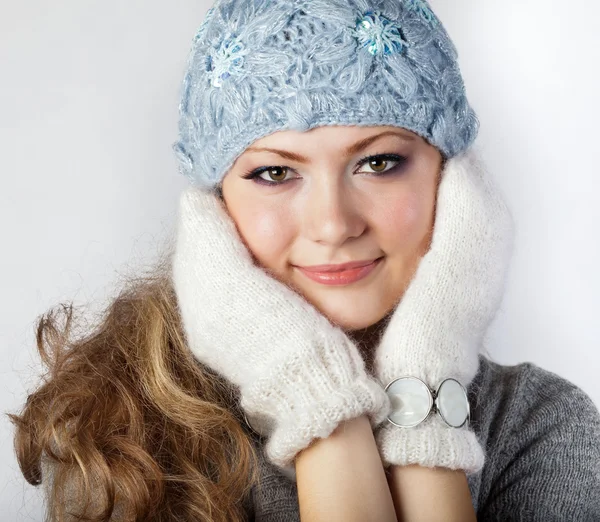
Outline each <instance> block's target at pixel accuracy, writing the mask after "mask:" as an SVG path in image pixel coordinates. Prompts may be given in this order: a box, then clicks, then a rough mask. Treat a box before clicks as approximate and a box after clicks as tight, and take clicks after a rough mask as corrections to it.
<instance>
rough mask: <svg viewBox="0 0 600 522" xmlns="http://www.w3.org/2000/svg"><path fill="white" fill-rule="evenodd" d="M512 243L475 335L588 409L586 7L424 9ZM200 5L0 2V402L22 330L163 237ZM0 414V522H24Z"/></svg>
mask: <svg viewBox="0 0 600 522" xmlns="http://www.w3.org/2000/svg"><path fill="white" fill-rule="evenodd" d="M433 6H434V9H435V10H436V12H437V14H438V16H439V18H441V20H442V22H443V23H444V25H445V26H446V28H447V30H448V31H449V33H450V35H451V36H452V38H453V39H454V41H455V43H456V46H457V48H458V50H459V54H460V63H461V68H462V71H463V75H464V78H465V83H466V85H467V93H468V95H469V99H470V101H471V104H472V105H473V106H474V108H475V110H476V111H477V113H478V115H479V118H480V120H481V124H482V126H481V132H480V137H479V143H480V144H481V146H482V147H483V148H484V151H485V158H486V160H487V162H488V164H489V166H490V169H492V171H493V172H494V175H495V176H497V178H498V179H499V182H500V184H501V185H502V187H503V189H504V190H505V192H506V194H507V197H508V199H509V203H510V205H511V207H512V209H513V212H514V215H515V218H516V221H517V226H518V233H517V244H516V251H515V256H514V258H513V262H512V268H511V273H510V279H509V284H508V288H507V291H506V295H505V299H504V302H503V306H502V309H501V311H500V313H499V314H498V316H497V318H496V320H495V321H494V323H493V325H492V328H491V330H490V332H489V350H490V352H491V354H492V356H493V358H494V359H495V360H496V361H498V362H501V363H505V364H513V363H518V362H522V361H533V362H534V363H536V364H538V365H540V366H542V367H544V368H546V369H548V370H551V371H554V372H556V373H558V374H560V375H562V376H563V377H565V378H567V379H569V380H571V381H572V382H574V383H576V384H577V385H579V386H580V387H581V388H583V389H584V390H585V391H586V392H588V394H589V395H590V396H591V397H592V398H593V399H594V401H595V402H596V404H599V403H600V381H599V380H598V370H599V369H600V355H599V353H598V347H599V343H598V339H599V338H600V320H599V319H598V317H599V312H600V297H599V294H600V276H599V275H598V270H597V269H598V267H599V266H600V245H599V240H598V238H599V234H598V231H597V224H598V223H599V222H600V205H599V204H598V202H597V200H598V190H599V189H600V182H599V181H598V176H599V174H600V173H599V169H598V162H597V159H596V158H597V154H598V148H599V145H598V143H599V141H600V131H599V130H598V127H597V122H598V121H600V102H599V97H598V93H599V92H600V76H599V73H598V65H599V64H600V37H598V36H597V20H598V18H600V6H599V5H598V4H597V3H592V1H591V0H588V1H583V0H573V1H572V2H569V3H565V2H562V1H558V0H506V1H504V2H497V1H492V0H453V1H452V2H449V1H446V2H443V1H442V0H436V1H434V2H433ZM208 7H209V2H205V1H191V0H180V1H178V2H157V1H150V0H144V1H142V0H130V1H128V2H121V1H117V0H102V1H99V0H88V1H87V2H76V1H74V0H62V1H61V2H52V3H49V2H42V1H40V0H31V1H29V2H8V1H7V0H2V3H1V4H0V70H1V71H2V73H1V75H2V76H1V81H0V172H1V176H2V177H1V180H2V188H1V190H0V223H1V227H2V228H1V232H2V236H1V238H2V242H1V245H2V247H1V248H2V256H1V258H0V263H1V264H0V290H1V296H2V297H1V299H0V364H1V367H0V372H1V374H0V410H1V411H2V412H9V411H10V412H15V411H16V410H18V408H19V407H20V406H21V405H22V404H23V402H24V400H25V397H26V393H27V391H32V390H33V389H34V387H35V384H36V382H37V374H38V371H39V367H38V361H37V358H36V356H35V351H34V339H33V325H34V322H35V319H36V317H37V316H38V315H39V314H41V313H43V312H44V311H46V310H47V309H48V308H49V307H50V306H52V305H54V304H56V303H58V302H61V301H66V300H71V299H72V300H74V302H75V304H77V305H84V306H89V307H90V308H91V309H98V308H99V307H100V306H101V305H102V304H104V301H105V300H106V299H107V297H108V296H110V295H112V294H113V293H114V291H115V290H116V289H117V288H118V278H119V277H120V275H121V274H126V273H130V272H132V271H135V269H136V267H138V266H140V265H141V264H143V263H145V262H147V261H149V260H151V259H153V258H154V256H155V253H156V251H157V249H158V246H159V245H160V244H161V242H162V241H163V239H164V238H167V237H168V236H169V234H171V232H172V225H173V218H174V214H175V210H176V202H177V197H178V194H179V192H180V191H181V189H182V188H183V187H184V186H185V185H186V181H185V180H184V179H183V178H181V177H180V176H179V174H178V173H177V170H176V163H175V159H174V157H173V154H172V153H171V149H170V145H171V143H172V142H173V141H175V139H176V131H177V104H178V98H179V86H180V83H181V79H182V77H183V69H184V65H185V61H186V59H187V54H188V51H189V46H190V43H191V39H192V37H193V35H194V33H195V31H196V29H197V27H198V26H199V24H200V22H201V20H202V19H203V15H204V13H205V11H206V10H207V8H208ZM12 436H13V430H12V426H11V425H10V423H9V422H8V420H7V419H6V417H5V416H3V417H2V421H1V422H0V462H2V463H3V464H2V468H1V469H0V508H1V509H0V513H1V515H0V518H1V519H2V520H11V521H12V520H17V521H24V520H34V521H41V520H42V518H43V515H42V500H41V498H42V497H41V493H40V492H39V491H38V490H37V489H35V488H33V487H31V486H29V485H28V484H26V483H25V481H24V480H23V478H22V477H21V476H20V473H19V469H18V465H17V462H16V459H15V458H14V455H13V446H12Z"/></svg>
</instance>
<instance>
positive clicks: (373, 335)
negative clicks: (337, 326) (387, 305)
mask: <svg viewBox="0 0 600 522" xmlns="http://www.w3.org/2000/svg"><path fill="white" fill-rule="evenodd" d="M390 315H391V313H390V314H387V315H386V316H385V317H383V318H382V319H380V320H379V321H378V322H376V323H375V324H372V325H370V326H367V327H366V328H361V329H360V330H351V331H348V332H346V335H347V336H348V337H349V338H350V339H352V341H353V342H354V344H356V346H357V348H358V351H359V352H360V354H361V355H362V357H363V359H364V361H365V364H366V367H367V371H368V372H369V373H371V372H372V368H373V359H374V358H375V350H376V348H377V345H378V344H379V341H380V339H381V335H382V334H383V331H384V329H385V326H386V324H387V321H388V319H389V317H390Z"/></svg>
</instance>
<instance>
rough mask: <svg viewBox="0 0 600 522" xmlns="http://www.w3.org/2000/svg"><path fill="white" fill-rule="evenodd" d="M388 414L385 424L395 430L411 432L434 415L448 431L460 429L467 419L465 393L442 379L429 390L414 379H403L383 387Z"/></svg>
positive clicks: (460, 387) (468, 418)
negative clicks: (393, 427) (386, 398)
mask: <svg viewBox="0 0 600 522" xmlns="http://www.w3.org/2000/svg"><path fill="white" fill-rule="evenodd" d="M385 392H386V393H387V395H388V397H389V398H390V402H391V404H392V411H391V413H390V414H389V415H388V418H387V420H388V421H389V422H391V423H392V424H393V425H394V426H398V427H399V428H414V427H416V426H418V425H419V424H421V423H422V422H424V421H425V419H427V418H428V417H429V415H430V414H431V413H432V412H434V413H437V414H438V415H439V417H440V418H441V419H442V421H444V423H445V424H446V425H447V426H449V427H450V428H462V427H463V426H465V424H468V423H469V421H470V419H471V408H470V405H469V399H468V396H467V391H466V389H465V388H464V386H463V385H462V384H461V383H460V382H458V381H457V380H456V379H453V378H448V379H444V380H443V381H442V382H441V383H440V385H439V386H438V387H437V390H433V389H431V388H429V386H427V384H426V383H425V382H424V381H422V380H421V379H419V378H417V377H412V376H403V377H398V378H397V379H394V380H393V381H392V382H390V383H389V384H388V385H387V386H386V387H385Z"/></svg>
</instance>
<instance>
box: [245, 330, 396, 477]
mask: <svg viewBox="0 0 600 522" xmlns="http://www.w3.org/2000/svg"><path fill="white" fill-rule="evenodd" d="M338 335H339V337H338ZM240 405H241V406H242V408H243V409H244V410H245V411H246V413H247V415H248V417H250V419H251V418H252V416H253V415H254V414H257V415H258V416H262V417H264V416H265V415H266V416H268V417H271V418H273V419H277V422H276V424H274V425H273V429H272V430H271V433H270V436H269V440H268V441H267V443H266V448H265V449H266V454H267V456H268V458H269V460H271V462H273V463H274V464H275V465H277V466H279V467H280V468H290V467H292V466H293V460H294V458H295V457H296V455H297V454H298V453H299V452H300V451H301V450H303V449H305V448H306V447H308V446H309V445H310V443H311V441H312V440H313V439H317V438H326V437H328V436H329V435H331V433H332V432H333V431H334V430H335V429H336V427H337V426H338V425H339V424H340V423H341V422H343V421H346V420H350V419H354V418H357V417H360V416H362V415H367V416H368V417H369V420H370V423H371V426H372V427H373V429H375V428H377V427H378V426H379V425H380V424H382V423H383V422H384V421H385V419H386V418H387V416H388V414H389V412H390V407H391V406H390V400H389V397H388V396H387V394H386V393H385V390H384V389H383V388H382V387H381V385H380V384H379V383H378V382H377V381H376V380H375V379H373V378H372V377H370V376H369V375H368V374H367V373H366V370H365V365H364V361H363V359H362V358H361V356H360V354H359V352H358V350H357V349H356V347H355V346H354V345H353V344H352V343H351V342H350V341H349V340H348V339H347V337H346V336H345V335H344V334H343V332H341V331H339V334H337V335H331V333H329V334H328V335H327V336H323V337H322V338H321V339H319V342H317V343H312V344H310V345H307V347H306V348H305V349H303V350H301V351H299V352H298V353H297V354H296V355H294V357H292V358H291V359H288V360H286V361H284V362H283V364H282V365H281V366H279V367H273V369H272V371H270V372H269V375H267V376H265V377H264V378H262V379H260V380H257V381H254V382H253V383H252V384H251V385H250V386H248V387H247V388H246V389H242V390H241V400H240ZM288 471H289V469H288Z"/></svg>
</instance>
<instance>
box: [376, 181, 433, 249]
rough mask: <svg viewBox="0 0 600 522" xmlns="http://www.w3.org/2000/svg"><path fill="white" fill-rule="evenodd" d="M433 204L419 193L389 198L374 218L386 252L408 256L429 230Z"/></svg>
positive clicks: (407, 193) (414, 192) (408, 193)
mask: <svg viewBox="0 0 600 522" xmlns="http://www.w3.org/2000/svg"><path fill="white" fill-rule="evenodd" d="M432 214H433V201H432V200H431V198H429V197H426V196H425V195H424V194H422V193H419V192H418V191H410V192H406V193H403V194H401V195H398V196H397V197H395V198H390V199H388V200H387V201H386V204H385V205H382V206H380V208H379V210H378V211H377V216H376V218H375V221H376V226H377V228H378V234H377V235H378V236H379V237H380V240H381V242H382V245H381V246H382V247H383V248H384V249H388V251H389V253H390V254H391V253H398V252H403V253H404V254H410V253H411V252H412V251H413V250H415V249H416V248H417V247H418V246H419V245H420V244H421V242H422V240H423V238H424V236H426V235H427V234H428V231H429V230H430V228H431V222H432V221H431V220H432Z"/></svg>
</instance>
